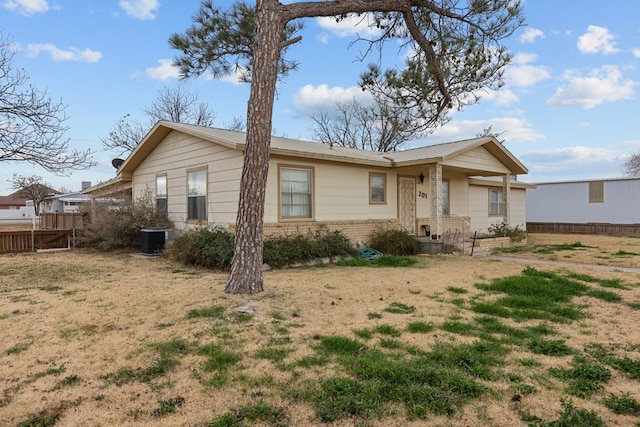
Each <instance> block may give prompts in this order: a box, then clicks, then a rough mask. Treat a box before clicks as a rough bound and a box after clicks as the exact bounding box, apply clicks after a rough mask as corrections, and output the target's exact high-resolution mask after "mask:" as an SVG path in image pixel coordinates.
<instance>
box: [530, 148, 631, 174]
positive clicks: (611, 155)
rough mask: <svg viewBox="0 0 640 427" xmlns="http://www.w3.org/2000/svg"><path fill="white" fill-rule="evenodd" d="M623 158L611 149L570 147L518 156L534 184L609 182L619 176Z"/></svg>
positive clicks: (615, 150)
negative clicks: (584, 180)
mask: <svg viewBox="0 0 640 427" xmlns="http://www.w3.org/2000/svg"><path fill="white" fill-rule="evenodd" d="M625 156H626V154H625V153H624V152H622V151H620V150H617V149H615V148H613V147H612V148H599V147H585V146H574V147H564V148H554V149H549V150H537V151H532V152H530V153H527V154H523V155H521V156H520V160H522V161H523V162H524V163H525V164H526V165H527V167H528V168H529V176H530V177H531V178H533V180H534V181H537V182H543V181H544V182H550V181H562V180H572V179H584V177H585V169H588V170H589V177H590V178H612V177H615V176H619V175H620V166H621V165H622V164H623V163H624V159H625Z"/></svg>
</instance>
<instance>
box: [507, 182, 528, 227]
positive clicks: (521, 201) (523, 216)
mask: <svg viewBox="0 0 640 427" xmlns="http://www.w3.org/2000/svg"><path fill="white" fill-rule="evenodd" d="M526 197H527V190H526V189H524V188H513V187H512V188H511V221H510V224H511V226H512V227H515V226H516V225H518V226H520V228H521V229H523V230H525V229H526V227H527V203H526Z"/></svg>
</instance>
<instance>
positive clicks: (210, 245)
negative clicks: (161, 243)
mask: <svg viewBox="0 0 640 427" xmlns="http://www.w3.org/2000/svg"><path fill="white" fill-rule="evenodd" d="M233 251H234V235H233V234H231V233H230V232H229V231H228V230H226V229H223V228H220V227H214V228H200V229H195V230H190V231H186V232H184V233H182V234H180V235H179V236H177V237H176V238H175V239H174V240H173V241H171V242H170V243H169V245H167V247H166V248H165V254H166V255H167V256H168V257H169V258H170V259H172V260H174V261H177V262H179V263H181V264H185V265H195V266H200V267H206V268H213V269H220V270H229V268H230V267H231V261H232V259H233ZM355 253H356V251H355V249H354V248H353V246H352V245H351V242H349V239H347V238H346V237H345V236H344V235H343V234H342V233H340V232H339V231H328V230H326V229H321V230H320V231H318V232H316V233H311V232H310V233H308V234H307V235H301V234H296V235H292V236H274V237H270V238H267V239H266V240H265V241H264V250H263V257H262V258H263V261H264V262H265V263H267V264H269V265H270V266H271V267H275V268H278V267H283V266H286V265H290V264H295V263H304V262H309V261H313V260H315V259H320V258H326V257H335V256H354V255H355Z"/></svg>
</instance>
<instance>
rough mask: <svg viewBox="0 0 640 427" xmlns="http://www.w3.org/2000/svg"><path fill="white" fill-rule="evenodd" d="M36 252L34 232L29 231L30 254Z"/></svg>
mask: <svg viewBox="0 0 640 427" xmlns="http://www.w3.org/2000/svg"><path fill="white" fill-rule="evenodd" d="M35 251H36V231H35V230H31V252H35Z"/></svg>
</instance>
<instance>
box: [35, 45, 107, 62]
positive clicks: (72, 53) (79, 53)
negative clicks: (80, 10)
mask: <svg viewBox="0 0 640 427" xmlns="http://www.w3.org/2000/svg"><path fill="white" fill-rule="evenodd" d="M41 52H46V53H48V54H49V55H50V56H51V59H53V60H54V61H80V62H98V61H99V60H100V58H102V53H100V52H98V51H95V50H91V49H84V50H80V49H76V48H74V47H70V48H68V49H66V50H64V49H60V48H58V47H56V46H55V45H53V44H51V43H36V44H30V45H28V46H27V55H28V56H30V57H36V56H38V55H39V54H40V53H41Z"/></svg>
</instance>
